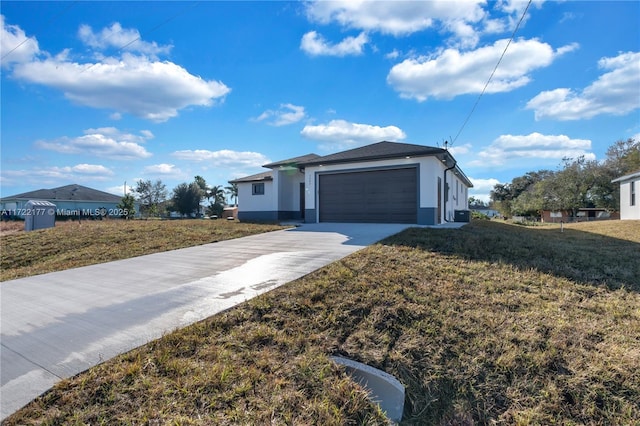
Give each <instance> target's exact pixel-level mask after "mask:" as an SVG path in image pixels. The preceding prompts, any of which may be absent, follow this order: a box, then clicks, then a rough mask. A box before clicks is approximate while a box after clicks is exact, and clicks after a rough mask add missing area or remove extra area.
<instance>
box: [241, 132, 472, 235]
mask: <svg viewBox="0 0 640 426" xmlns="http://www.w3.org/2000/svg"><path fill="white" fill-rule="evenodd" d="M264 167H266V168H268V169H271V170H270V171H267V172H263V173H258V174H255V175H251V176H247V177H244V178H240V179H235V180H232V181H230V183H232V184H236V185H237V186H238V219H240V220H250V221H281V220H292V219H294V220H304V221H305V222H309V223H316V222H345V223H358V222H369V223H414V224H422V225H434V224H440V223H443V222H445V221H450V222H453V221H454V220H455V219H456V218H458V217H459V216H460V215H456V211H467V206H468V189H469V188H471V187H472V186H473V185H472V184H471V182H470V181H469V179H468V178H467V177H466V176H465V174H464V173H463V172H462V170H461V169H460V167H459V166H458V164H457V162H456V160H455V159H454V158H453V156H452V155H451V153H450V152H449V151H447V150H446V149H442V148H435V147H429V146H422V145H413V144H406V143H396V142H387V141H384V142H378V143H375V144H372V145H367V146H363V147H360V148H355V149H351V150H347V151H342V152H338V153H335V154H331V155H326V156H319V155H316V154H308V155H304V156H301V157H296V158H291V159H288V160H283V161H278V162H275V163H271V164H267V165H265V166H264ZM467 213H468V212H467ZM462 216H463V217H464V215H462ZM466 216H467V217H468V214H467V215H466Z"/></svg>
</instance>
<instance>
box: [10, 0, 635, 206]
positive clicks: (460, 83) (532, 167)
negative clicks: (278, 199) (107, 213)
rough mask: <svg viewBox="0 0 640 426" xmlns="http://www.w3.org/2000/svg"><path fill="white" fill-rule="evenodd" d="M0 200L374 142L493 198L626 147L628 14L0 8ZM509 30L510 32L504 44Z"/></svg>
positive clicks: (528, 6) (631, 77) (585, 9)
mask: <svg viewBox="0 0 640 426" xmlns="http://www.w3.org/2000/svg"><path fill="white" fill-rule="evenodd" d="M0 14H1V19H2V36H1V51H0V53H1V57H2V60H1V66H2V74H1V78H2V81H1V84H2V87H1V97H2V105H1V106H2V110H1V132H2V133H1V138H2V139H1V144H2V145H1V170H0V190H1V193H0V195H1V196H3V197H5V196H9V195H13V194H18V193H22V192H26V191H31V190H35V189H40V188H53V187H56V186H61V185H67V184H71V183H78V184H82V185H86V186H89V187H92V188H95V189H100V190H103V191H108V192H112V193H115V194H122V193H123V190H124V186H125V184H126V185H127V187H131V186H134V185H135V182H136V180H139V179H145V180H146V179H149V180H152V181H154V180H156V179H160V180H162V181H163V182H164V183H165V184H166V186H167V188H168V189H169V190H171V189H172V188H173V187H175V186H176V185H177V184H179V183H181V182H190V181H192V180H193V177H194V176H196V175H200V176H202V177H204V178H205V179H206V181H207V182H208V183H209V184H210V185H223V186H226V185H228V181H229V180H232V179H235V178H238V177H241V176H245V175H249V174H253V173H258V172H261V171H265V170H266V169H263V168H262V165H264V164H267V163H269V162H273V161H279V160H283V159H286V158H291V157H296V156H300V155H304V154H308V153H316V154H319V155H326V154H331V153H334V152H337V151H341V150H345V149H350V148H355V147H359V146H363V145H366V144H370V143H374V142H379V141H383V140H387V141H395V142H406V143H413V144H419V145H428V146H439V147H445V146H446V147H448V149H449V150H450V151H451V152H452V154H453V155H454V157H455V158H456V159H457V161H458V164H459V165H460V167H461V168H462V170H463V171H464V172H465V173H466V174H467V176H468V177H469V178H470V179H471V181H472V182H473V183H474V188H473V190H471V191H470V195H473V196H475V197H477V198H480V199H483V200H488V196H489V192H490V190H491V189H492V188H493V186H494V185H495V184H497V183H507V182H510V181H511V180H512V179H513V178H514V177H517V176H521V175H523V174H525V173H526V172H528V171H536V170H541V169H550V170H556V169H558V168H559V167H560V166H561V163H562V159H563V158H577V157H579V156H584V157H585V158H587V159H595V160H603V159H604V158H605V157H606V156H605V153H606V150H607V148H608V147H610V146H611V145H613V144H614V143H615V142H616V141H618V140H626V139H629V138H635V139H640V26H639V25H638V22H640V2H638V1H564V2H550V1H531V2H527V1H491V2H486V1H474V0H471V1H450V0H449V1H407V2H404V1H335V2H333V1H309V2H287V1H261V2H245V1H234V2H226V1H199V2H190V1H181V2H165V1H162V2H155V1H148V2H147V1H139V2H129V1H116V2H94V1H77V2H56V1H47V2H31V1H28V2H27V1H20V2H11V1H3V2H2V3H1V8H0ZM516 29H517V30H516Z"/></svg>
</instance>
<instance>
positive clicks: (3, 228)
mask: <svg viewBox="0 0 640 426" xmlns="http://www.w3.org/2000/svg"><path fill="white" fill-rule="evenodd" d="M283 228H284V227H282V226H278V225H263V224H250V223H240V222H237V221H226V220H205V219H193V220H191V219H185V220H119V219H111V220H102V221H101V220H96V221H93V220H84V221H82V222H80V223H79V222H77V221H68V222H62V221H58V222H56V226H55V227H54V228H49V229H41V230H37V231H31V232H24V231H21V229H24V222H0V281H6V280H11V279H15V278H22V277H27V276H30V275H37V274H43V273H46V272H54V271H60V270H64V269H69V268H76V267H79V266H86V265H92V264H96V263H103V262H109V261H112V260H119V259H126V258H128V257H134V256H141V255H144V254H151V253H158V252H161V251H168V250H174V249H179V248H184V247H189V246H196V245H200V244H207V243H213V242H216V241H222V240H227V239H231V238H238V237H244V236H246V235H251V234H257V233H260V232H268V231H274V230H276V229H283Z"/></svg>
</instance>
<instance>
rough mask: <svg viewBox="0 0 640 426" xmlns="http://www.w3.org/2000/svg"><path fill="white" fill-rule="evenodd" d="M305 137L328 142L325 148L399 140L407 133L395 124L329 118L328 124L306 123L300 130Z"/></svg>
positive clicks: (351, 146)
mask: <svg viewBox="0 0 640 426" xmlns="http://www.w3.org/2000/svg"><path fill="white" fill-rule="evenodd" d="M300 134H301V135H302V136H304V137H305V138H307V139H312V140H316V141H321V142H328V144H326V145H323V147H324V148H326V149H344V148H353V147H355V146H360V145H365V144H367V143H372V142H380V141H383V140H391V141H399V140H403V139H404V138H406V137H407V135H406V134H405V133H404V132H403V131H402V130H401V129H399V128H398V127H396V126H386V127H380V126H373V125H371V124H359V123H350V122H348V121H345V120H331V121H330V122H329V123H328V124H319V125H317V126H313V125H306V126H305V127H304V128H303V129H302V131H301V132H300Z"/></svg>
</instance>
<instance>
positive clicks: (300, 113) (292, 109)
mask: <svg viewBox="0 0 640 426" xmlns="http://www.w3.org/2000/svg"><path fill="white" fill-rule="evenodd" d="M304 117H305V112H304V107H303V106H298V105H293V104H280V108H279V109H277V110H267V111H265V112H263V113H262V114H260V116H258V117H256V118H254V119H253V121H264V120H266V121H267V124H269V125H271V126H276V127H279V126H286V125H288V124H293V123H297V122H298V121H300V120H302V119H303V118H304Z"/></svg>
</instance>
